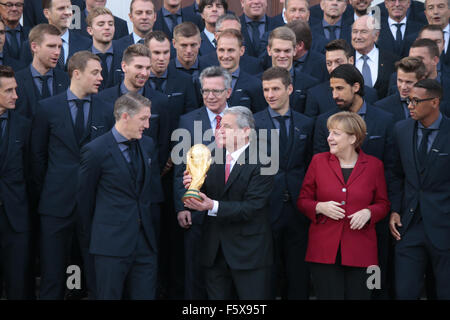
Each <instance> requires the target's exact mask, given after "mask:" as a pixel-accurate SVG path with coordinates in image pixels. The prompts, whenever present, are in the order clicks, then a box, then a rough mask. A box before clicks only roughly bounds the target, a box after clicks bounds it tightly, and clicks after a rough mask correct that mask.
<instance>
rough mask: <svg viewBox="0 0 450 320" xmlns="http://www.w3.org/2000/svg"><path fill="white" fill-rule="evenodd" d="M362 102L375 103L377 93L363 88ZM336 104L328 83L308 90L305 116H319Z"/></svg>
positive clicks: (366, 87) (365, 87)
mask: <svg viewBox="0 0 450 320" xmlns="http://www.w3.org/2000/svg"><path fill="white" fill-rule="evenodd" d="M364 100H366V101H367V102H369V103H371V104H372V103H375V101H377V100H378V95H377V91H376V90H375V89H373V88H370V87H368V86H364ZM335 108H336V103H335V101H334V99H333V94H332V92H331V88H330V81H329V80H328V81H325V82H322V83H321V84H319V85H317V86H315V87H312V88H311V89H308V97H307V98H306V108H305V115H307V116H309V117H316V116H318V115H319V114H322V113H325V112H327V111H329V110H332V109H335Z"/></svg>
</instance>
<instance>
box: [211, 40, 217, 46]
mask: <svg viewBox="0 0 450 320" xmlns="http://www.w3.org/2000/svg"><path fill="white" fill-rule="evenodd" d="M212 44H213V46H214V48H217V40H216V39H213V41H212Z"/></svg>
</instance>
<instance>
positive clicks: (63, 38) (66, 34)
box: [61, 29, 70, 43]
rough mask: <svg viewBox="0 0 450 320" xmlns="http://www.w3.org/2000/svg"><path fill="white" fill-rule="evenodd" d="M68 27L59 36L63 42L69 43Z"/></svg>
mask: <svg viewBox="0 0 450 320" xmlns="http://www.w3.org/2000/svg"><path fill="white" fill-rule="evenodd" d="M69 34H70V32H69V29H67V30H66V32H64V34H63V35H62V36H61V39H62V40H64V42H65V43H69Z"/></svg>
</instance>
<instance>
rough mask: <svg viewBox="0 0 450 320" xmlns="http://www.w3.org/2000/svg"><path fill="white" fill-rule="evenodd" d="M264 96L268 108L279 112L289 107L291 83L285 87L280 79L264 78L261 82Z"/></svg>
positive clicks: (281, 112)
mask: <svg viewBox="0 0 450 320" xmlns="http://www.w3.org/2000/svg"><path fill="white" fill-rule="evenodd" d="M262 85H263V93H264V98H265V99H266V101H267V103H268V104H269V106H270V108H271V109H272V110H274V111H276V112H278V113H280V114H284V113H285V112H286V111H287V110H288V109H289V96H290V95H291V93H292V91H293V86H292V84H290V85H288V86H287V87H286V86H285V85H284V84H283V81H282V80H281V79H272V80H264V81H263V82H262Z"/></svg>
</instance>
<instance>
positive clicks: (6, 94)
mask: <svg viewBox="0 0 450 320" xmlns="http://www.w3.org/2000/svg"><path fill="white" fill-rule="evenodd" d="M16 90H17V82H16V79H15V78H14V77H12V78H6V77H3V78H0V111H1V110H5V109H6V110H12V109H15V108H16V101H17V98H18V97H17V93H16Z"/></svg>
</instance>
